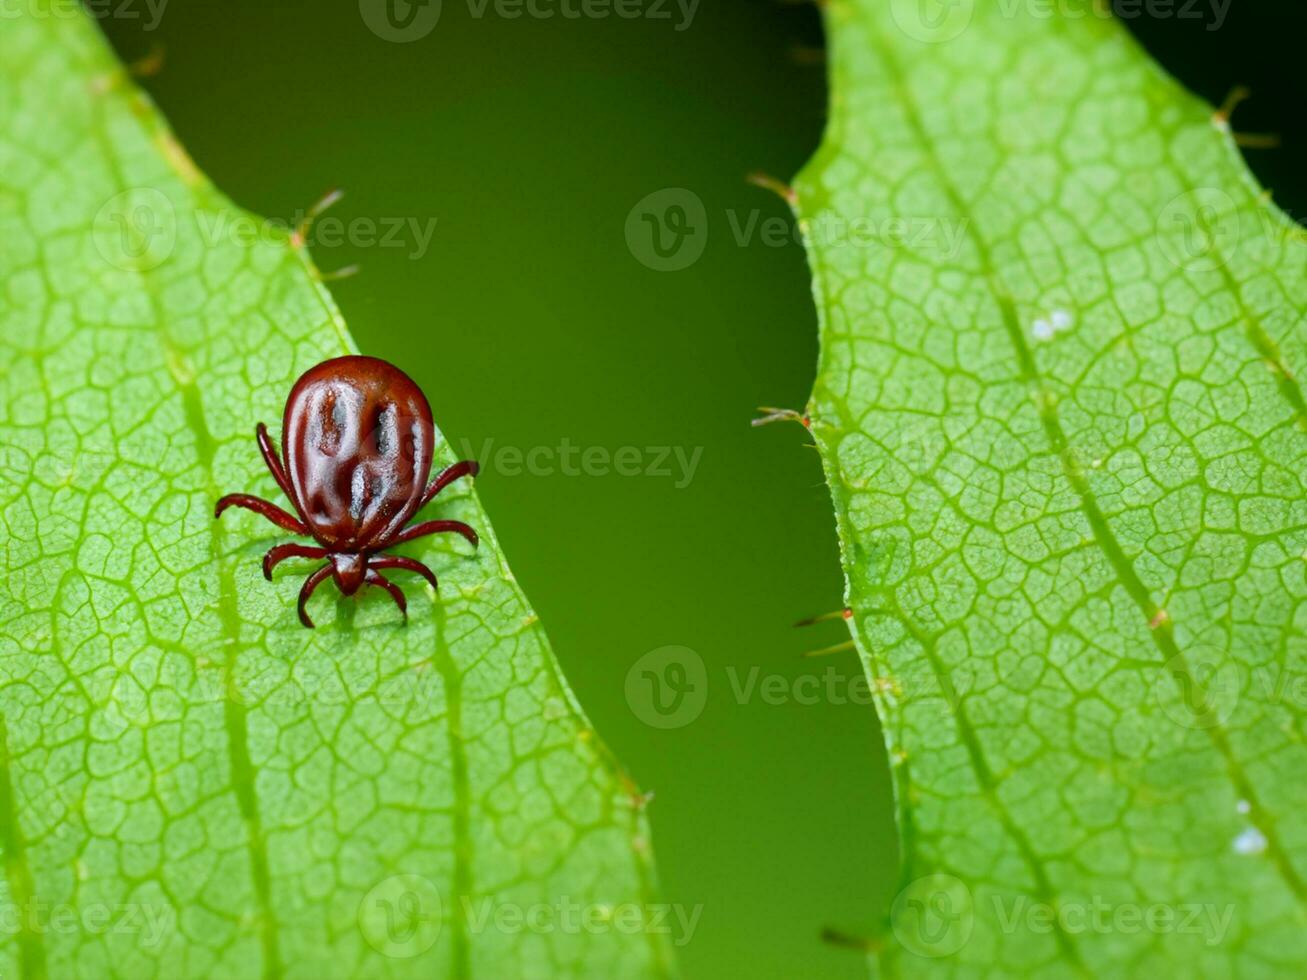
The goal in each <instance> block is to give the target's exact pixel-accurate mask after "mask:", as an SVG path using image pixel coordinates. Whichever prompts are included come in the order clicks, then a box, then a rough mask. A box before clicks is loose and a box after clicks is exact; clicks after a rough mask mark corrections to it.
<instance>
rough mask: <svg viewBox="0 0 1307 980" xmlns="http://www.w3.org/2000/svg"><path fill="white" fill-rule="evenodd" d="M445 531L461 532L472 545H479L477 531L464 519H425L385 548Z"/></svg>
mask: <svg viewBox="0 0 1307 980" xmlns="http://www.w3.org/2000/svg"><path fill="white" fill-rule="evenodd" d="M445 531H453V532H454V533H455V534H461V535H463V537H465V538H467V539H468V541H470V542H472V547H473V548H475V547H476V546H477V542H478V541H479V540H480V539H479V538H478V537H477V533H476V531H474V530H472V529H471V528H470V527H468V526H467V525H466V524H464V523H463V522H462V521H424V522H422V523H421V524H413V525H411V526H410V527H406V528H404V530H402V531H400V532H399V533H398V534H396V535H395V536H394V537H393V538H391V539H390V540H389V541H387V542H386V543H385V544H384V545H382V547H383V548H393V547H394V546H395V545H397V544H403V543H404V542H405V541H412V540H413V539H415V538H425V537H426V536H427V535H428V534H441V533H443V532H445Z"/></svg>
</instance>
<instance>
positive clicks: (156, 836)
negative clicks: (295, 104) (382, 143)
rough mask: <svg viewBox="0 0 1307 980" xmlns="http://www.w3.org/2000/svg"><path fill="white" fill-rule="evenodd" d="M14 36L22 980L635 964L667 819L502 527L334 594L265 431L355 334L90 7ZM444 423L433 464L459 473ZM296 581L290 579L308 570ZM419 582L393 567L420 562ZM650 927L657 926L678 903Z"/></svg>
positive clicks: (10, 186)
mask: <svg viewBox="0 0 1307 980" xmlns="http://www.w3.org/2000/svg"><path fill="white" fill-rule="evenodd" d="M23 9H24V11H25V12H24V13H21V14H20V13H18V12H17V11H10V12H9V14H7V15H6V17H5V20H4V24H3V26H2V27H0V443H2V448H3V453H4V456H3V460H2V461H0V462H2V463H3V465H2V466H0V520H2V521H3V524H2V526H0V528H2V529H0V548H2V549H3V552H2V553H3V570H4V575H3V582H2V583H0V736H3V737H2V738H0V745H2V746H3V751H2V752H0V762H2V763H3V765H2V766H0V847H2V848H3V853H4V884H3V888H2V889H0V974H2V975H3V976H5V977H6V978H8V977H25V978H40V977H46V976H49V977H71V976H82V977H99V976H121V977H132V978H141V977H150V976H158V977H169V978H172V977H183V976H190V977H242V978H244V977H257V976H264V977H277V976H286V977H305V978H310V977H324V976H331V977H346V976H360V977H361V976H367V977H383V976H394V977H399V976H414V977H418V976H421V977H431V976H450V977H454V976H457V977H531V976H536V977H539V976H550V977H552V976H596V977H605V978H606V977H612V976H646V975H661V974H665V973H666V972H667V971H668V970H669V963H668V956H667V953H666V951H665V948H664V947H665V939H664V937H663V936H662V935H661V929H662V928H663V927H662V926H661V924H660V922H661V916H659V917H658V918H654V917H653V916H651V915H650V911H651V910H650V907H649V903H651V902H652V901H653V898H652V893H651V884H650V881H651V868H650V863H649V854H648V832H647V828H646V824H645V820H644V817H643V814H642V813H641V806H640V803H639V796H638V794H637V793H636V792H635V791H634V788H633V787H632V786H631V785H630V784H629V783H628V782H627V781H625V780H624V779H623V778H622V777H621V775H620V774H619V773H618V772H617V770H616V769H615V768H614V766H613V764H612V762H611V760H610V759H609V758H608V756H607V755H606V753H605V751H604V749H603V748H602V746H601V745H600V744H599V743H598V742H597V739H596V737H595V734H594V732H593V731H592V730H591V728H590V727H589V725H588V723H587V722H586V720H585V719H584V718H583V717H582V715H581V713H580V712H579V710H578V708H577V706H576V704H575V703H574V701H573V699H572V696H571V694H570V692H569V690H568V688H567V686H566V684H565V682H564V681H563V679H562V677H561V676H560V674H559V671H558V666H557V664H556V662H555V660H554V657H553V655H552V653H551V651H550V649H549V645H548V642H547V640H546V639H545V636H544V633H543V631H542V629H541V627H540V625H539V624H538V623H537V621H536V617H535V616H534V615H533V613H532V612H531V609H530V607H529V606H528V605H527V602H526V600H525V598H524V597H523V595H522V593H521V591H520V590H519V588H518V587H517V585H516V583H515V582H514V580H513V577H512V574H511V572H510V571H509V569H508V566H507V565H506V563H505V561H504V558H503V553H502V551H501V550H500V547H499V544H498V543H497V542H496V540H495V538H494V535H493V533H491V528H490V525H489V522H488V521H487V519H486V516H485V513H484V512H483V511H482V509H481V507H480V504H479V503H478V502H477V499H476V497H475V496H474V495H473V493H472V491H471V489H470V488H469V487H468V485H467V481H461V482H460V484H458V485H456V486H455V487H454V488H452V489H451V490H449V491H447V492H446V493H445V494H442V495H441V497H440V498H439V499H438V501H437V502H436V503H434V504H433V505H431V507H430V508H428V513H431V514H439V515H440V516H443V517H449V518H457V519H462V520H465V521H467V522H469V523H471V524H472V525H473V526H474V527H476V528H477V529H478V530H479V531H480V532H481V535H482V543H481V548H480V550H479V551H477V552H476V553H475V554H473V553H471V551H470V549H469V548H468V547H467V546H466V544H465V543H463V542H461V540H460V541H456V542H454V543H451V542H450V541H449V540H447V538H448V537H449V536H442V538H441V540H433V539H428V540H427V541H426V542H425V543H423V544H422V545H420V546H417V547H416V548H415V549H414V550H413V551H412V552H411V553H412V554H414V555H416V556H418V557H420V558H421V559H422V560H424V561H426V562H428V563H429V564H430V565H431V567H432V568H433V569H434V570H435V571H436V573H437V574H438V575H439V576H440V579H441V587H440V591H439V595H438V596H437V595H434V594H433V593H431V592H430V590H429V589H428V588H427V587H426V586H425V584H423V583H422V582H421V581H420V580H417V579H406V580H403V581H402V582H401V585H402V586H403V588H404V589H405V591H406V593H407V594H408V599H409V604H410V614H411V621H410V623H409V625H408V626H407V627H404V626H403V625H401V621H400V617H399V614H398V611H397V609H396V608H395V606H394V605H393V604H392V602H391V600H390V599H389V598H388V597H387V596H385V595H384V594H381V593H379V592H377V591H376V590H368V594H364V595H362V596H360V597H359V598H358V600H357V602H356V601H355V600H344V599H339V600H335V599H333V598H332V597H333V596H334V595H335V593H334V590H333V589H331V588H330V587H329V586H328V587H326V588H324V589H322V590H321V591H320V592H319V594H318V597H317V598H315V600H314V603H313V606H312V609H313V613H314V615H315V617H316V619H317V621H318V624H319V627H318V629H316V630H306V629H304V628H303V627H301V626H300V625H299V623H298V621H297V620H296V616H295V608H294V606H295V597H296V595H297V592H298V589H299V585H300V581H301V580H302V577H303V575H302V574H294V573H291V572H288V571H280V572H279V574H278V576H277V579H276V581H275V583H274V584H269V583H267V582H265V581H264V580H263V578H262V575H261V572H260V565H259V560H260V557H261V556H262V553H263V552H264V551H265V550H266V549H267V548H268V547H269V546H270V545H272V544H273V543H275V542H278V541H282V540H285V539H286V538H287V535H286V534H284V533H283V532H281V531H279V530H278V529H276V528H274V527H272V526H271V525H269V524H267V523H266V522H264V521H262V520H261V519H260V518H257V517H255V516H254V515H252V514H249V513H247V512H243V511H241V512H232V513H230V514H228V515H226V516H224V518H223V520H222V521H215V520H214V518H213V508H214V503H215V501H216V499H217V498H218V496H219V495H220V494H222V493H225V492H232V491H244V492H255V493H259V494H261V495H263V496H266V497H269V498H275V497H277V495H278V494H277V490H276V486H275V484H274V483H273V481H272V479H271V477H270V476H269V474H268V472H267V471H266V469H265V468H264V466H263V464H262V462H261V460H260V457H259V453H258V450H257V448H256V445H255V441H254V426H255V423H256V422H259V421H261V420H262V421H267V422H270V423H272V424H273V428H274V433H275V431H276V429H277V428H278V427H279V424H278V423H279V420H280V414H281V408H282V405H283V403H284V400H285V397H286V394H287V392H288V391H289V387H290V385H291V383H292V382H293V381H294V379H295V378H296V377H297V376H298V375H299V374H300V373H301V372H302V371H304V370H305V369H306V368H308V367H310V366H311V365H313V364H315V363H317V362H319V361H321V360H323V359H324V358H327V357H331V356H335V355H340V354H342V353H345V352H347V351H350V350H352V349H353V346H352V343H351V341H350V339H349V336H348V334H347V333H346V331H345V327H344V324H343V323H342V322H341V319H340V317H339V315H338V314H337V312H336V310H335V308H334V306H333V305H332V302H331V300H330V297H329V296H328V294H327V292H326V291H325V290H324V289H323V288H322V287H321V286H320V285H319V284H318V282H317V281H316V279H315V274H314V272H313V268H312V265H311V264H310V262H309V260H308V258H307V256H306V255H305V254H304V252H303V250H302V249H300V248H298V247H296V245H295V244H294V243H293V242H292V241H291V240H290V238H289V236H287V235H286V234H284V233H277V234H273V235H267V234H260V235H257V236H253V235H246V234H244V232H243V228H247V227H249V226H248V225H242V224H241V222H242V221H248V220H252V219H249V216H247V215H244V214H243V213H242V212H240V211H238V210H237V209H236V208H235V207H234V206H233V205H232V204H230V203H229V202H228V201H227V200H226V199H224V198H223V197H222V196H221V195H220V194H219V193H218V192H217V191H216V190H215V189H214V188H213V187H212V186H210V185H209V184H208V183H207V182H206V181H205V180H204V178H203V177H202V176H201V175H200V173H199V172H198V171H197V170H196V169H195V168H194V166H192V165H191V164H190V163H189V162H188V160H187V158H186V156H185V154H184V152H183V151H182V150H181V148H180V147H179V146H178V145H177V143H176V142H175V141H174V139H173V137H172V136H171V135H170V134H169V132H168V131H167V130H166V129H165V128H164V126H163V124H162V123H161V121H160V120H159V118H158V116H157V115H156V113H155V111H154V109H153V108H152V107H151V106H150V105H149V104H148V103H147V102H146V100H145V99H144V98H143V97H142V96H141V95H140V94H139V93H138V92H137V91H136V90H135V89H134V87H133V86H132V84H131V83H130V81H129V80H128V79H127V78H126V77H125V75H124V73H123V71H122V69H121V68H120V67H118V66H117V65H116V63H115V61H114V59H113V58H112V56H111V55H110V53H109V52H108V50H107V47H106V45H105V44H104V43H103V41H102V39H101V38H100V37H99V34H98V32H97V31H96V30H95V29H94V28H93V27H92V26H91V25H90V22H89V20H88V19H87V18H86V17H85V16H84V15H83V14H81V13H80V11H77V10H76V9H75V8H71V7H69V5H67V4H63V3H50V4H45V3H35V4H27V5H25V6H24V8H23ZM452 459H453V456H452V454H451V451H450V450H449V447H448V446H444V445H443V440H442V448H441V449H440V452H439V454H438V459H437V463H438V465H443V464H447V463H449V462H451V461H452ZM306 571H307V568H303V569H301V572H306ZM397 578H398V576H397ZM654 914H655V915H656V914H657V911H656V910H655V912H654Z"/></svg>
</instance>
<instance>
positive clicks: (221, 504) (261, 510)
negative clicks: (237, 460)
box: [213, 493, 309, 535]
mask: <svg viewBox="0 0 1307 980" xmlns="http://www.w3.org/2000/svg"><path fill="white" fill-rule="evenodd" d="M228 507H244V508H245V509H246V510H252V511H254V513H256V514H262V515H263V516H264V517H266V518H267V519H268V520H270V521H272V523H273V524H276V525H277V527H281V528H285V529H286V530H287V531H290V532H291V533H292V534H303V535H308V534H309V529H308V528H307V527H305V526H304V525H303V524H301V523H300V522H299V520H298V519H297V518H294V517H292V516H291V515H290V514H287V513H286V512H285V511H284V510H282V509H281V508H280V507H278V506H277V505H276V504H273V503H269V502H268V501H266V500H264V499H263V498H262V497H252V496H250V495H249V494H248V493H229V494H227V496H225V497H223V498H222V499H221V500H219V501H218V506H217V507H215V508H214V510H213V516H214V517H221V516H222V512H223V511H224V510H226V509H227V508H228Z"/></svg>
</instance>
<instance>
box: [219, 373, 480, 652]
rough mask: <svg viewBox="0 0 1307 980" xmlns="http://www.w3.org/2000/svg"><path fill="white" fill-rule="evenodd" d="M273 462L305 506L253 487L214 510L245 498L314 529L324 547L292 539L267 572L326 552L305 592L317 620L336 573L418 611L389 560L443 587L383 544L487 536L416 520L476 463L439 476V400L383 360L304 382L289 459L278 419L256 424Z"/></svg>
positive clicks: (282, 482) (285, 422)
mask: <svg viewBox="0 0 1307 980" xmlns="http://www.w3.org/2000/svg"><path fill="white" fill-rule="evenodd" d="M255 432H256V437H257V439H258V443H259V451H260V452H262V454H263V461H264V462H265V463H266V464H267V466H268V469H269V470H271V471H272V478H273V479H274V480H276V481H277V486H279V487H281V490H282V492H283V493H284V494H285V495H286V496H287V498H288V499H289V500H290V503H291V505H292V507H293V508H294V510H295V513H294V514H291V513H288V512H287V511H285V510H283V509H282V508H281V507H278V506H277V505H276V504H274V503H271V502H269V501H267V500H263V499H262V498H260V497H253V496H250V495H249V494H244V493H233V494H228V495H227V496H225V497H223V498H222V499H221V500H219V501H218V506H217V508H216V510H215V512H214V516H215V517H221V516H222V512H223V511H224V510H226V509H227V508H228V507H244V508H245V509H246V510H252V511H254V512H255V513H256V514H261V515H263V516H264V517H266V518H267V519H268V520H270V521H271V522H272V523H273V524H276V525H277V526H278V527H280V528H284V529H285V530H287V531H291V532H293V533H295V534H302V535H305V536H307V537H312V538H313V539H314V540H315V541H316V542H317V545H316V546H310V545H301V544H281V545H277V546H276V547H275V548H273V549H271V550H270V551H269V552H268V553H267V554H266V555H264V557H263V575H264V577H265V578H266V579H268V580H269V581H271V580H272V570H273V569H274V568H276V567H277V565H278V564H280V563H281V562H283V561H285V560H286V559H287V558H325V559H326V562H325V563H324V564H323V565H321V566H320V567H319V568H318V569H317V570H316V571H314V572H313V573H312V574H311V575H309V577H308V578H307V579H305V580H304V587H303V588H302V589H300V597H299V616H300V622H302V623H303V624H304V625H305V626H308V627H310V628H312V626H313V621H312V620H311V619H309V615H308V610H307V606H308V601H309V597H310V596H311V595H313V590H314V589H316V588H317V587H318V586H319V585H321V584H322V583H323V582H324V581H326V579H327V578H328V577H330V578H332V579H334V580H335V583H336V587H337V588H338V589H340V591H341V592H343V593H344V594H345V595H353V594H354V593H356V592H357V591H358V590H359V589H360V588H362V587H363V586H364V585H372V586H376V587H377V588H379V589H385V590H386V592H387V593H388V594H389V595H390V597H391V598H392V599H394V600H395V603H396V604H397V605H398V606H399V608H400V611H401V612H403V613H404V619H405V621H406V622H407V620H408V609H407V603H406V602H405V600H404V593H403V592H401V591H400V589H399V587H398V586H396V585H395V584H394V583H393V582H391V581H390V580H389V579H387V578H386V577H385V576H384V575H382V574H381V570H382V569H403V570H407V571H410V572H417V573H418V574H419V575H421V576H422V577H423V578H425V579H426V580H427V581H428V582H430V583H431V586H432V588H436V576H435V575H434V574H433V573H432V571H431V569H429V568H427V566H426V565H424V564H422V563H421V562H419V561H415V560H413V559H412V558H403V557H400V556H399V555H384V554H382V553H381V552H383V551H385V550H386V549H388V548H393V547H395V546H396V545H400V544H403V543H404V542H406V541H412V540H414V539H415V538H420V537H424V536H426V535H428V534H437V533H441V532H453V533H455V534H461V535H462V536H463V537H465V538H467V540H468V541H470V542H471V543H472V544H473V545H476V543H477V534H476V532H475V531H474V530H472V528H470V527H468V526H467V525H466V524H464V523H462V522H461V521H424V522H422V523H419V524H409V523H408V522H409V520H410V519H411V518H412V517H413V516H414V515H415V514H416V513H417V512H418V510H420V509H421V508H422V507H423V506H424V505H425V504H426V503H427V502H429V501H430V500H431V499H432V498H433V497H435V495H436V494H438V493H440V491H441V490H443V489H444V488H445V487H447V486H449V484H450V483H452V482H453V481H454V480H457V479H459V478H460V477H463V476H475V475H476V473H477V470H478V466H477V464H476V463H474V462H472V461H470V460H464V461H462V462H460V463H455V464H454V465H453V466H451V467H449V469H447V470H445V471H444V472H442V473H441V474H440V475H439V476H437V477H436V478H435V479H434V480H432V481H431V482H430V483H428V482H427V477H429V476H430V475H431V461H432V456H433V454H434V451H435V427H434V425H433V424H432V421H431V406H430V405H428V404H427V399H426V396H425V395H423V394H422V390H421V389H420V388H418V386H417V385H416V384H415V383H414V382H413V380H412V379H411V378H409V376H408V375H406V374H405V373H404V372H403V371H401V370H400V369H399V368H397V367H395V366H394V365H393V364H388V363H387V362H385V361H382V360H378V359H377V358H375V357H357V356H352V357H337V358H334V359H333V360H330V361H323V362H322V363H321V364H319V365H318V366H317V367H314V368H310V369H309V370H308V371H306V372H305V373H304V375H303V376H301V377H300V379H299V380H298V381H296V382H295V387H294V388H292V389H291V392H290V397H289V398H287V399H286V410H285V412H284V414H283V415H282V420H281V454H280V456H278V454H277V451H276V448H275V447H274V446H273V443H272V439H271V438H269V436H268V428H267V426H265V425H264V424H263V423H262V422H260V423H259V424H258V426H257V428H256V430H255Z"/></svg>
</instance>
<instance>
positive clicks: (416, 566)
mask: <svg viewBox="0 0 1307 980" xmlns="http://www.w3.org/2000/svg"><path fill="white" fill-rule="evenodd" d="M368 567H369V568H403V569H405V570H407V571H410V572H417V573H418V574H419V575H421V576H422V577H423V578H424V579H426V580H427V581H428V582H430V583H431V587H432V588H433V589H439V588H440V583H439V582H437V581H436V573H435V572H433V571H432V570H431V569H429V568H427V566H426V565H424V564H422V562H420V561H415V560H413V559H412V558H403V557H401V556H399V555H382V556H381V557H379V558H370V559H368Z"/></svg>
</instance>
